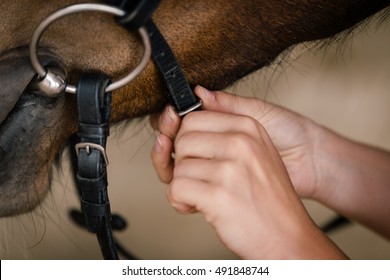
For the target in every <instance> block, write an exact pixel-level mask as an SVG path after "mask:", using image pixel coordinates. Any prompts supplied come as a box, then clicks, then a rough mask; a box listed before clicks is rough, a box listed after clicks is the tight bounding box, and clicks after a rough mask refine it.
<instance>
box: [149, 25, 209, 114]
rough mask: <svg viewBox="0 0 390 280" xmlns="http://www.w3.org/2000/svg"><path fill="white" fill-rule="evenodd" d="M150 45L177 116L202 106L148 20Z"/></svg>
mask: <svg viewBox="0 0 390 280" xmlns="http://www.w3.org/2000/svg"><path fill="white" fill-rule="evenodd" d="M145 26H146V28H147V29H148V30H149V36H150V40H151V43H152V57H153V60H154V62H155V64H156V66H157V68H158V69H159V71H160V73H161V75H162V78H163V79H164V82H165V84H166V86H167V89H168V96H169V98H170V100H171V102H172V103H173V105H174V106H175V108H176V111H177V112H178V114H179V116H183V115H185V114H187V113H189V112H191V111H193V110H195V109H197V108H199V107H200V106H201V105H202V102H201V101H200V100H199V99H198V98H197V97H196V96H195V94H194V93H193V92H192V89H191V87H190V86H189V84H188V82H187V80H186V78H185V77H184V74H183V72H182V71H181V68H180V65H179V63H178V62H177V60H176V57H175V55H174V54H173V52H172V50H171V48H170V47H169V45H168V43H167V42H166V41H165V39H164V36H163V35H162V34H161V32H160V31H159V29H158V28H157V26H156V25H155V24H154V22H153V21H152V20H151V19H150V20H149V21H147V22H146V24H145Z"/></svg>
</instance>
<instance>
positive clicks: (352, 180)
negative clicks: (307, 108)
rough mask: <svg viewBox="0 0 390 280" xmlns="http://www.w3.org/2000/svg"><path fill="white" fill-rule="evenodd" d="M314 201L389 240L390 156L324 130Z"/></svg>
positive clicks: (320, 145)
mask: <svg viewBox="0 0 390 280" xmlns="http://www.w3.org/2000/svg"><path fill="white" fill-rule="evenodd" d="M321 135H322V136H321V138H320V139H321V140H319V141H318V142H317V147H316V149H315V150H316V151H317V155H316V157H318V158H317V160H318V162H319V164H318V165H317V166H316V169H317V174H318V177H317V178H318V186H317V190H318V192H317V193H316V194H315V199H316V200H318V201H320V202H322V203H323V204H325V205H327V206H328V207H330V208H332V209H334V210H335V211H337V212H338V213H340V214H341V215H344V216H345V217H348V218H350V219H352V220H356V221H357V222H360V223H362V224H364V225H366V226H368V227H370V228H371V229H373V230H375V231H377V232H378V233H380V234H382V235H384V236H385V237H387V238H390V223H389V222H388V217H389V216H390V203H389V200H390V153H389V152H386V151H383V150H380V149H376V148H373V147H370V146H367V145H363V144H360V143H356V142H353V141H350V140H348V139H346V138H343V137H341V136H339V135H337V134H335V133H333V132H330V131H328V130H325V129H324V130H323V133H322V134H321Z"/></svg>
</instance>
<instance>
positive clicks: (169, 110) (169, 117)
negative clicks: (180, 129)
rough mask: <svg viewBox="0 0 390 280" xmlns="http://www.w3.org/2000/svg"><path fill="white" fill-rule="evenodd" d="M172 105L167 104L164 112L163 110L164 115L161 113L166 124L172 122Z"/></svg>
mask: <svg viewBox="0 0 390 280" xmlns="http://www.w3.org/2000/svg"><path fill="white" fill-rule="evenodd" d="M172 110H173V109H172V107H171V106H169V107H168V108H167V109H166V110H165V112H164V115H163V122H164V123H166V124H170V123H172V122H173V118H174V112H173V111H172Z"/></svg>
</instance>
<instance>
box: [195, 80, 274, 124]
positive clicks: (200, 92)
mask: <svg viewBox="0 0 390 280" xmlns="http://www.w3.org/2000/svg"><path fill="white" fill-rule="evenodd" d="M194 92H195V94H196V95H197V96H198V97H199V98H200V99H201V100H202V101H203V105H202V108H203V109H204V110H209V111H217V112H225V113H231V114H238V115H246V116H251V117H255V116H258V114H259V112H263V113H266V111H268V110H269V109H270V108H269V106H268V105H269V104H268V103H266V102H264V101H262V100H260V99H255V98H249V97H242V96H237V95H234V94H230V93H227V92H223V91H210V90H207V89H205V88H204V87H201V86H196V87H195V89H194Z"/></svg>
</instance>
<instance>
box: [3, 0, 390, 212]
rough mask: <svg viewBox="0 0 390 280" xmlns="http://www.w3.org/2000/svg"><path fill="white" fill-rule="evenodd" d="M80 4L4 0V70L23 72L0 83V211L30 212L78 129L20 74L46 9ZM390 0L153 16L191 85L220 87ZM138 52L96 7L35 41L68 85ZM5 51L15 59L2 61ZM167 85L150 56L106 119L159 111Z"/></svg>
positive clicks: (291, 1) (198, 7) (202, 0)
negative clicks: (62, 72)
mask: <svg viewBox="0 0 390 280" xmlns="http://www.w3.org/2000/svg"><path fill="white" fill-rule="evenodd" d="M77 2H81V1H76V0H65V1H58V0H53V1H46V0H37V1H30V0H12V1H11V0H2V1H1V2H0V34H1V35H0V36H1V39H0V68H3V69H5V68H4V67H6V66H7V65H8V67H11V69H16V70H15V71H16V72H17V71H19V73H20V75H19V74H18V75H17V76H15V77H14V78H10V77H9V75H8V76H7V75H0V84H5V82H7V83H8V84H15V89H14V91H13V92H15V94H9V92H7V93H5V92H4V91H3V90H4V89H0V90H1V92H0V98H2V99H3V100H4V103H1V105H0V109H1V110H2V114H3V115H2V119H1V120H3V121H2V123H1V126H0V216H7V215H13V214H16V213H21V212H26V211H29V210H31V209H33V208H34V207H35V206H36V205H38V204H39V202H40V201H41V199H42V198H43V197H44V196H45V194H46V193H47V190H48V189H49V175H48V174H49V170H50V167H51V165H52V163H53V160H54V158H55V156H56V154H57V153H58V152H59V150H60V149H61V146H62V144H63V143H64V142H65V141H66V139H67V138H68V137H69V135H71V134H72V133H74V132H75V131H76V124H77V122H76V120H77V115H76V107H75V98H74V96H71V95H64V96H62V97H60V98H58V99H57V100H48V99H47V98H42V97H39V96H36V95H32V94H30V93H27V92H25V93H22V91H23V89H24V87H25V83H26V79H24V80H23V82H18V79H20V77H22V76H23V75H24V77H29V75H31V67H30V66H28V65H27V64H26V63H27V62H26V61H27V60H26V59H25V57H24V56H25V55H26V47H27V46H28V43H29V39H30V36H31V34H32V32H33V30H34V28H35V27H36V26H37V24H38V23H39V22H40V21H41V20H43V19H44V17H45V16H47V15H48V14H49V13H51V12H52V11H54V10H56V9H58V8H61V7H64V6H66V5H69V4H74V3H77ZM389 3H390V1H388V0H381V1H372V0H355V1H354V0H345V1H338V0H330V1H321V0H301V1H298V0H284V1H282V0H248V1H241V0H231V1H224V0H214V1H206V0H187V1H181V0H163V1H161V4H160V6H159V8H158V9H157V11H156V12H155V14H154V16H153V17H154V20H155V22H156V24H157V25H158V26H159V28H160V30H161V32H162V33H163V34H164V35H165V37H166V40H167V41H168V43H169V44H170V45H171V47H172V49H173V51H174V53H175V54H176V56H177V58H178V60H179V62H180V64H181V66H182V68H183V71H184V73H185V75H186V77H187V79H188V80H189V82H190V84H191V85H196V84H201V85H204V86H206V87H208V88H210V89H222V88H224V87H226V86H228V85H229V84H231V83H232V82H234V81H236V80H238V79H240V78H242V77H243V76H245V75H247V74H249V73H251V72H252V71H254V70H256V69H259V68H261V67H264V66H266V65H268V64H270V63H271V62H272V61H274V59H275V58H276V57H277V56H278V55H279V54H280V53H282V52H283V51H284V50H286V49H287V48H289V47H291V46H292V45H294V44H297V43H300V42H305V41H311V40H318V39H322V38H328V37H329V36H333V35H334V34H337V33H339V32H341V31H343V30H345V29H348V28H351V27H353V26H355V25H356V24H358V23H359V22H361V21H362V20H364V19H366V18H367V17H369V16H371V15H373V14H375V13H376V12H378V11H380V10H382V9H384V8H386V7H387V6H388V5H389ZM141 52H142V47H141V45H140V43H139V39H138V37H137V36H135V35H134V34H129V33H127V32H126V31H125V30H124V29H122V28H121V27H119V26H118V25H116V23H115V21H114V19H113V17H111V16H109V15H105V14H97V13H83V14H76V15H71V16H68V17H66V18H63V19H61V20H59V21H58V22H56V23H55V24H53V26H51V27H50V28H49V29H48V30H47V32H46V33H45V35H44V36H43V38H42V39H41V41H40V47H39V53H40V55H41V56H45V55H48V57H49V60H51V61H54V62H55V63H57V64H58V65H60V67H63V68H64V69H65V71H66V72H67V73H68V78H67V79H68V81H69V82H72V83H75V82H76V81H77V77H78V76H79V75H80V73H82V72H84V71H100V72H105V73H107V74H108V75H110V76H111V77H112V79H118V78H119V77H121V76H122V75H123V74H125V73H127V72H128V71H129V69H131V68H133V67H134V66H135V64H136V61H137V59H139V57H140V56H141ZM10 56H16V57H18V59H17V60H13V61H10V60H7V57H10ZM41 59H42V58H41ZM50 63H51V62H50ZM3 72H4V71H3ZM0 73H2V72H1V71H0ZM10 79H11V80H10ZM164 91H165V90H164V87H163V85H162V82H161V80H160V78H159V76H158V73H157V70H156V68H155V67H154V65H153V63H152V62H150V63H149V65H148V66H147V68H146V69H145V71H144V72H143V73H142V74H141V75H140V76H139V77H138V78H137V79H136V80H135V81H134V82H132V83H131V84H130V85H128V86H126V87H123V88H122V89H119V90H117V91H115V92H114V93H113V109H112V121H113V122H117V121H121V120H125V119H134V118H137V117H141V116H145V115H148V114H158V113H159V112H160V111H161V109H162V108H163V107H164V106H165V105H166V104H167V99H166V97H165V93H164ZM17 95H20V98H19V96H17ZM5 101H7V102H5ZM5 104H8V105H5ZM9 104H11V105H9Z"/></svg>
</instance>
